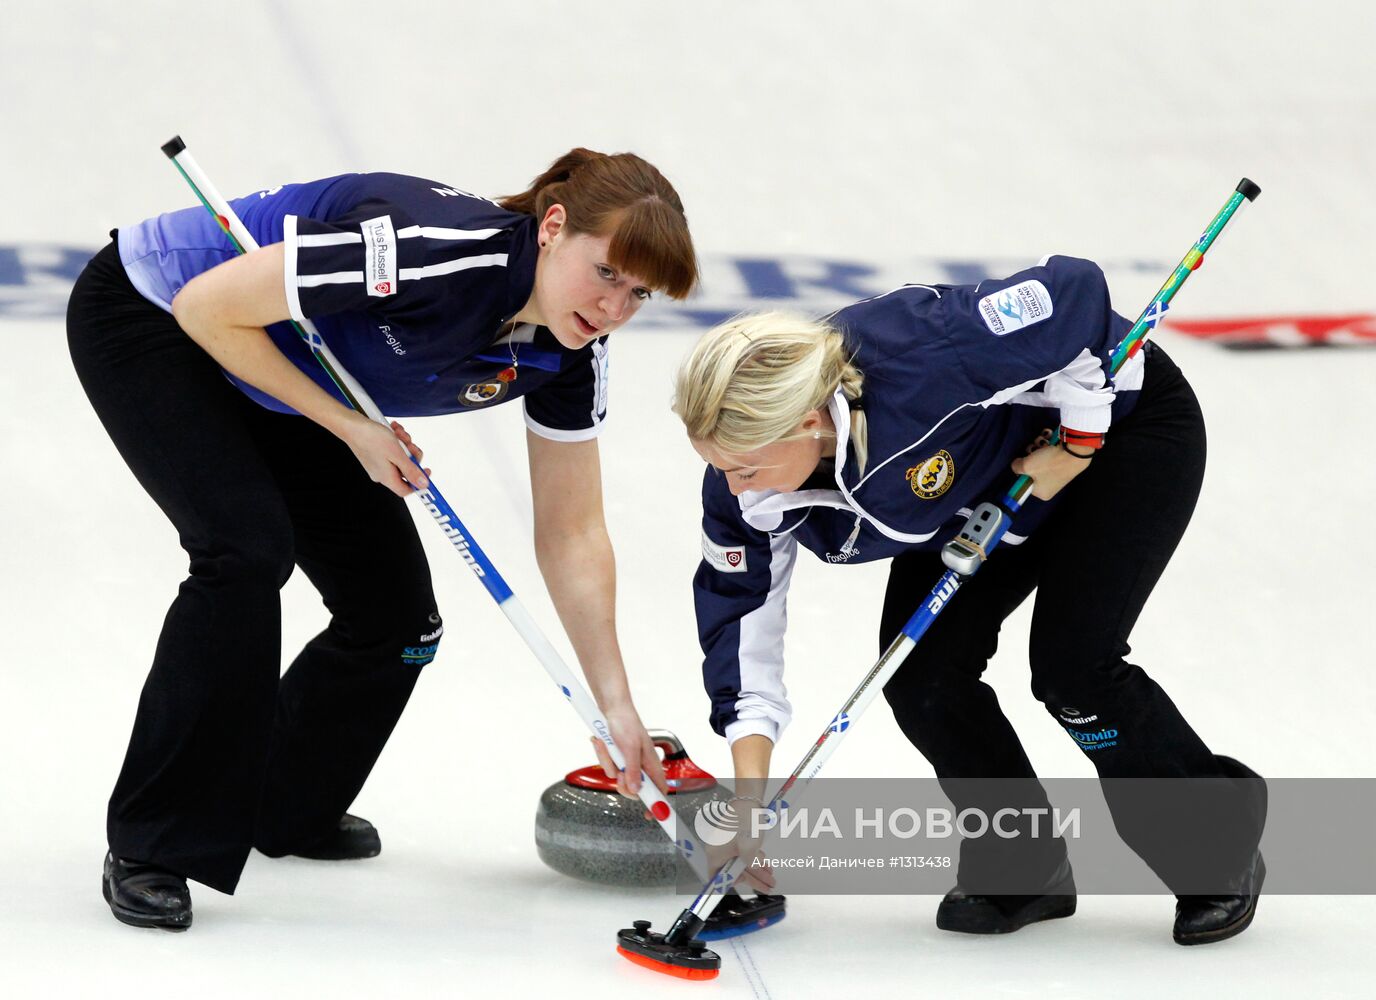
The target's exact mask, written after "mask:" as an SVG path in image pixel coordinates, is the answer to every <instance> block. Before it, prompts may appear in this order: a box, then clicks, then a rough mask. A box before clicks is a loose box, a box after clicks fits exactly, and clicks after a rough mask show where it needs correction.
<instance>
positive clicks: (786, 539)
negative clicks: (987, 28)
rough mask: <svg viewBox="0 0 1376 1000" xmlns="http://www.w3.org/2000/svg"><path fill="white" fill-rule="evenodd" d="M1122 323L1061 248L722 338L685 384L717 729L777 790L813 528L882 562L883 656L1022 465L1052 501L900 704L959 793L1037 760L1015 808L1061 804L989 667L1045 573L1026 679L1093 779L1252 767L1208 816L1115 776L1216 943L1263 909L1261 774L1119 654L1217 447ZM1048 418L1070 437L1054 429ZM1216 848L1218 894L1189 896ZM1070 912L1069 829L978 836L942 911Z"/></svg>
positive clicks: (980, 585) (821, 538) (941, 633)
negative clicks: (795, 591) (788, 673)
mask: <svg viewBox="0 0 1376 1000" xmlns="http://www.w3.org/2000/svg"><path fill="white" fill-rule="evenodd" d="M1128 327H1129V323H1128V322H1127V321H1126V320H1124V319H1123V318H1122V317H1120V316H1118V315H1117V314H1115V313H1114V312H1113V311H1112V309H1111V307H1110V303H1109V295H1108V290H1107V288H1106V285H1105V282H1104V278H1103V275H1102V273H1101V272H1100V270H1099V269H1098V267H1096V266H1095V265H1094V264H1092V263H1091V262H1089V261H1084V260H1076V259H1073V258H1069V257H1060V256H1056V257H1051V258H1048V259H1047V260H1045V261H1043V262H1042V264H1041V265H1039V266H1037V267H1035V268H1031V269H1029V270H1026V271H1023V272H1021V273H1019V274H1016V275H1014V276H1012V277H1011V278H1008V279H1006V280H1003V281H991V282H984V283H982V284H980V285H977V286H944V285H943V286H927V285H907V286H904V287H902V288H899V289H896V290H895V291H892V292H889V293H887V294H885V295H881V296H878V297H877V298H873V299H867V300H865V301H862V302H858V303H856V304H854V305H852V306H849V307H847V308H845V309H842V310H841V311H840V312H838V313H836V314H835V315H833V316H832V317H830V318H829V319H828V320H827V321H825V322H818V321H813V320H810V319H805V318H802V317H798V316H792V315H788V314H784V313H765V314H761V315H754V316H744V317H740V318H738V319H735V320H732V321H730V322H728V323H726V324H724V325H722V326H719V327H717V328H716V329H714V330H713V331H711V332H710V333H708V334H707V335H706V336H705V337H704V338H703V339H702V340H701V341H700V342H699V343H698V345H697V346H696V347H695V348H694V350H693V351H692V353H691V354H690V355H689V357H688V359H687V360H686V362H685V363H684V365H683V366H682V368H681V370H680V371H679V373H678V378H677V384H676V396H675V402H674V409H675V412H676V413H677V414H678V415H679V416H680V417H681V418H682V419H683V422H684V424H685V425H686V428H687V431H688V435H689V438H690V439H691V440H692V443H693V445H694V447H695V448H696V449H697V451H698V453H699V454H700V455H701V456H702V458H703V459H704V460H705V461H706V462H707V464H708V468H707V472H706V477H705V479H704V482H703V493H702V497H703V539H702V544H703V561H702V563H701V565H700V568H699V569H698V572H697V575H696V577H695V579H694V592H695V599H696V609H697V618H698V627H699V633H700V638H701V642H702V647H703V651H704V653H705V656H706V659H705V665H704V676H705V681H706V686H707V691H708V694H709V695H710V697H711V700H712V715H711V721H712V725H713V727H714V728H715V729H716V730H717V732H718V733H720V734H722V735H723V736H725V737H726V738H727V739H728V740H729V741H730V742H731V749H732V756H733V758H734V761H735V767H736V777H737V780H738V781H739V782H741V783H743V784H745V785H747V786H753V787H754V788H756V789H758V788H759V786H760V784H761V782H762V780H763V779H764V778H765V776H766V775H767V774H768V771H769V764H770V758H771V754H772V750H773V747H774V744H775V742H777V740H778V738H779V734H780V732H781V731H782V730H783V728H784V726H785V725H786V724H787V723H788V721H789V714H790V710H789V704H788V701H787V698H786V696H785V691H784V686H783V680H782V675H783V665H784V660H783V639H784V630H785V617H784V603H785V598H786V594H787V590H788V583H789V578H790V575H791V572H792V568H793V564H794V559H795V555H796V551H797V548H798V546H799V545H802V546H803V547H804V548H806V549H809V550H811V551H812V552H813V553H814V554H815V555H817V556H818V557H819V558H821V559H823V560H825V561H826V562H828V563H832V564H842V563H857V562H866V561H870V560H875V559H888V560H891V570H890V576H889V584H888V590H887V593H886V595H885V599H884V607H883V614H882V624H881V627H880V634H879V644H880V648H881V649H882V648H883V647H885V646H887V645H888V643H889V642H890V641H891V640H892V639H893V637H894V636H895V635H896V634H897V633H898V630H899V629H900V628H901V626H902V625H903V623H904V622H905V621H906V620H907V618H908V617H909V615H910V614H911V613H912V612H913V610H914V609H915V608H916V607H917V606H918V604H919V602H920V601H921V600H922V599H923V598H924V597H925V596H926V594H927V592H928V591H929V589H930V588H931V586H932V585H933V583H934V582H935V581H936V580H937V578H938V577H939V576H940V575H941V572H942V570H943V566H942V565H941V561H940V555H939V550H940V548H941V546H942V545H943V544H944V543H945V542H946V541H948V540H949V539H950V538H951V537H952V536H953V535H954V534H955V532H956V531H957V530H958V528H959V527H960V526H961V525H962V523H963V520H964V515H965V514H968V513H969V511H970V509H971V508H973V507H974V506H975V505H976V504H978V503H979V502H981V501H984V500H993V501H997V500H998V499H999V498H1000V497H1001V496H1002V494H1003V492H1004V491H1005V490H1006V488H1007V486H1008V485H1009V483H1010V482H1011V478H1012V475H1013V474H1014V473H1026V474H1028V475H1029V476H1030V477H1031V478H1032V479H1033V481H1034V483H1035V489H1034V497H1035V498H1036V499H1035V500H1031V501H1029V502H1028V504H1027V506H1026V508H1025V509H1024V511H1023V512H1022V513H1020V514H1019V515H1018V517H1017V518H1016V519H1015V521H1014V523H1013V528H1012V531H1011V532H1010V533H1009V534H1008V535H1007V536H1006V537H1005V539H1004V545H1003V546H1001V547H1000V549H999V550H998V552H997V554H996V555H995V556H994V557H992V558H991V559H990V561H989V563H988V564H987V565H986V566H985V567H984V568H983V569H982V570H981V571H980V573H979V574H978V575H977V576H975V577H974V578H973V579H971V580H970V582H969V583H968V584H966V586H965V587H963V588H962V590H961V592H960V594H959V595H958V597H957V599H956V600H954V601H952V602H951V605H950V607H949V608H948V609H946V610H945V612H944V613H943V614H942V616H941V617H940V618H939V619H937V621H936V622H935V623H934V624H933V625H932V627H931V629H930V630H929V631H928V632H927V634H926V635H925V636H924V637H923V640H922V643H921V646H920V649H919V652H920V654H921V655H920V656H917V655H915V656H913V657H911V658H910V659H909V660H908V662H907V663H906V664H905V665H904V666H903V667H902V668H901V669H900V670H899V672H898V674H897V675H896V676H895V677H894V679H893V680H892V681H891V682H890V683H889V684H888V686H887V687H886V689H885V692H884V693H885V696H886V698H887V699H888V701H889V704H890V706H891V707H892V709H893V712H894V715H895V717H896V719H897V721H898V723H899V726H900V727H901V728H902V730H903V732H904V734H905V735H906V736H907V737H908V739H909V740H910V741H911V742H912V743H913V745H914V746H916V747H917V748H918V750H920V751H921V752H922V754H923V755H924V756H925V757H926V758H927V760H928V761H930V762H931V764H932V766H933V768H934V769H935V771H936V774H937V777H938V778H940V779H942V785H943V790H944V791H945V792H946V794H947V795H948V796H950V797H951V798H952V800H953V802H954V804H955V805H956V807H957V808H958V809H963V808H966V807H970V806H981V807H982V806H988V805H990V804H992V803H988V802H981V801H979V794H978V793H977V792H976V791H975V787H976V786H973V785H970V784H962V782H961V779H980V778H1014V779H1017V778H1021V779H1029V780H1027V781H1024V782H1020V783H1019V785H1020V786H1021V787H1026V788H1027V789H1028V791H1027V792H1026V793H1025V801H1022V802H1015V803H1010V802H1007V801H1002V803H1001V804H1003V805H1016V806H1023V807H1026V808H1032V807H1045V806H1046V805H1047V801H1046V797H1045V793H1044V792H1043V791H1042V790H1041V787H1040V785H1038V784H1037V783H1036V781H1035V774H1034V772H1033V770H1032V766H1031V764H1030V763H1029V761H1028V759H1027V756H1026V754H1025V753H1024V752H1023V749H1022V746H1021V745H1020V743H1019V741H1018V737H1017V735H1016V734H1015V733H1014V732H1013V730H1012V728H1011V727H1010V725H1009V723H1008V720H1007V719H1006V718H1005V717H1004V715H1003V713H1002V712H1001V711H1000V709H999V705H998V701H997V699H996V697H995V695H994V691H993V689H992V688H990V687H989V686H988V685H986V684H984V683H983V682H982V681H981V679H980V678H981V674H982V672H983V670H984V668H985V666H986V664H987V663H988V660H989V657H990V656H991V655H992V654H993V653H994V650H995V648H996V645H997V638H998V632H999V626H1000V623H1001V622H1002V621H1003V619H1004V618H1005V617H1007V615H1008V614H1009V613H1011V612H1012V611H1013V609H1014V608H1016V607H1017V606H1018V604H1020V603H1021V602H1022V601H1023V600H1024V599H1025V598H1026V597H1027V596H1028V594H1030V593H1031V592H1032V591H1033V590H1036V604H1035V609H1034V612H1033V620H1032V635H1031V644H1030V649H1029V659H1030V664H1031V670H1032V689H1033V692H1034V694H1035V695H1036V697H1037V698H1038V699H1039V700H1040V701H1041V702H1042V703H1043V704H1044V705H1045V707H1046V709H1047V711H1048V712H1049V713H1050V715H1051V716H1052V718H1053V719H1055V720H1056V722H1057V724H1058V725H1060V726H1062V727H1063V728H1064V729H1065V730H1066V732H1067V733H1068V734H1069V735H1070V737H1071V738H1072V739H1074V740H1075V741H1076V743H1077V745H1079V746H1080V748H1081V749H1082V750H1083V751H1084V753H1085V755H1086V756H1087V757H1088V758H1089V759H1090V761H1091V762H1092V763H1093V764H1094V766H1095V768H1096V769H1097V770H1098V772H1099V775H1100V777H1101V778H1119V777H1121V778H1137V777H1152V778H1224V777H1226V778H1237V779H1247V778H1250V779H1255V780H1238V781H1225V782H1220V783H1217V784H1218V785H1221V786H1223V787H1224V788H1226V789H1227V791H1226V792H1225V793H1224V794H1221V795H1217V794H1216V795H1212V796H1210V797H1209V799H1208V800H1207V801H1206V802H1205V803H1203V805H1202V806H1201V805H1200V803H1199V802H1198V801H1197V800H1195V799H1191V800H1189V804H1188V805H1186V803H1185V800H1184V799H1183V798H1182V799H1181V800H1180V801H1179V802H1177V803H1175V804H1176V805H1177V806H1178V807H1179V808H1182V809H1186V808H1188V809H1189V810H1192V811H1193V814H1192V815H1190V816H1189V817H1182V818H1183V819H1187V820H1188V822H1182V823H1177V824H1174V825H1170V824H1165V823H1161V822H1153V821H1152V817H1150V816H1144V815H1143V814H1142V813H1143V811H1142V810H1141V809H1140V808H1139V807H1137V805H1136V804H1134V803H1132V802H1130V801H1126V800H1125V799H1124V797H1123V796H1122V795H1121V794H1120V793H1119V792H1118V791H1117V789H1116V788H1110V787H1109V786H1108V785H1106V786H1105V791H1106V794H1107V796H1108V799H1109V804H1110V808H1111V809H1112V810H1113V813H1114V821H1115V825H1116V826H1117V828H1118V831H1119V833H1120V835H1121V836H1122V837H1123V838H1124V839H1125V840H1126V841H1127V843H1128V844H1129V845H1130V846H1131V847H1132V848H1133V849H1134V850H1135V851H1136V852H1137V853H1138V854H1139V855H1140V856H1141V857H1142V858H1143V859H1145V860H1146V861H1147V863H1148V864H1149V865H1150V866H1152V868H1153V870H1154V871H1155V872H1156V873H1157V874H1158V875H1159V876H1160V877H1161V878H1162V879H1163V881H1165V882H1166V884H1167V885H1169V886H1171V887H1172V889H1173V890H1174V891H1176V892H1177V893H1178V894H1179V902H1178V905H1177V909H1176V918H1175V927H1174V937H1175V940H1176V941H1177V942H1179V943H1180V944H1199V943H1204V942H1208V941H1215V940H1221V939H1223V938H1226V937H1230V936H1232V935H1234V934H1236V933H1238V932H1240V931H1241V930H1243V929H1245V928H1246V926H1247V925H1248V923H1250V921H1251V919H1252V914H1253V913H1254V911H1255V908H1256V899H1257V895H1258V894H1259V892H1260V889H1261V883H1262V879H1263V877H1264V873H1265V868H1264V866H1263V864H1262V861H1261V856H1260V854H1259V853H1258V851H1257V844H1258V841H1259V838H1260V829H1261V823H1262V820H1263V817H1264V812H1265V796H1264V783H1262V782H1261V781H1260V780H1259V779H1256V776H1255V775H1254V774H1253V773H1252V772H1251V771H1250V770H1248V769H1247V768H1245V767H1243V766H1242V765H1241V764H1238V763H1237V762H1236V761H1233V760H1231V759H1229V758H1225V757H1219V756H1215V755H1214V754H1213V753H1212V752H1211V751H1210V750H1209V748H1208V747H1207V746H1206V745H1205V743H1204V741H1203V740H1202V739H1201V738H1200V737H1199V736H1198V735H1197V734H1196V733H1195V731H1194V729H1193V728H1192V727H1191V726H1190V724H1189V723H1188V722H1186V721H1185V719H1184V718H1183V717H1182V715H1181V714H1180V712H1179V711H1178V710H1177V709H1176V707H1175V705H1174V704H1173V703H1172V702H1171V700H1170V699H1169V698H1168V697H1167V696H1166V694H1165V692H1164V691H1162V690H1161V688H1160V687H1159V686H1158V685H1157V684H1156V683H1155V682H1154V681H1153V680H1152V679H1151V678H1150V677H1148V676H1147V674H1146V672H1145V671H1143V670H1142V669H1141V668H1140V667H1138V666H1135V665H1133V664H1131V663H1129V662H1128V661H1127V660H1126V659H1125V658H1124V657H1125V656H1126V655H1127V654H1128V652H1129V649H1128V645H1127V640H1128V636H1129V633H1130V632H1131V630H1132V626H1133V624H1134V622H1135V621H1136V620H1137V616H1138V614H1139V613H1140V612H1141V610H1142V607H1143V605H1144V604H1145V602H1146V600H1147V597H1148V595H1149V594H1150V593H1151V590H1152V588H1153V586H1154V585H1155V583H1156V581H1157V579H1158V578H1159V577H1160V575H1161V572H1162V570H1164V568H1165V566H1166V563H1167V561H1168V560H1169V559H1170V556H1171V553H1172V552H1173V551H1174V549H1175V547H1176V544H1177V542H1178V541H1179V540H1180V537H1181V535H1182V534H1183V533H1184V530H1185V527H1186V525H1187V523H1188V522H1189V519H1190V516H1191V513H1192V512H1193V509H1194V505H1195V500H1196V498H1197V496H1198V493H1199V487H1200V483H1201V481H1202V477H1203V472H1204V455H1205V441H1204V425H1203V419H1202V417H1201V414H1200V411H1199V406H1198V403H1197V402H1196V400H1195V397H1194V394H1193V392H1192V390H1191V389H1190V387H1189V384H1188V383H1187V382H1186V381H1185V378H1184V376H1183V375H1182V374H1181V373H1180V370H1179V369H1178V368H1177V367H1176V366H1175V365H1174V364H1173V363H1172V362H1171V360H1170V359H1169V358H1168V357H1167V356H1166V354H1165V352H1164V351H1162V350H1161V349H1160V348H1159V347H1156V346H1154V345H1148V347H1147V348H1146V350H1145V351H1143V352H1142V353H1141V354H1139V355H1138V356H1137V357H1136V358H1134V359H1133V360H1132V361H1130V362H1129V363H1128V364H1127V365H1126V366H1125V367H1124V368H1123V369H1122V371H1121V372H1120V373H1119V375H1118V377H1117V379H1116V380H1115V381H1110V380H1109V377H1108V374H1107V372H1108V360H1109V357H1110V355H1111V353H1112V350H1113V348H1114V347H1115V346H1116V345H1117V343H1118V342H1119V341H1120V340H1121V338H1122V336H1123V334H1124V333H1125V332H1126V331H1127V329H1128ZM1057 425H1059V427H1060V428H1061V431H1062V438H1063V442H1062V443H1061V444H1060V445H1059V446H1055V447H1052V446H1048V443H1047V442H1048V439H1049V428H1051V427H1055V426H1057ZM1029 446H1030V447H1029ZM1110 784H1112V783H1110ZM1180 784H1181V785H1182V786H1184V785H1185V784H1187V783H1183V782H1182V783H1180ZM1172 787H1175V786H1172ZM1157 819H1159V817H1157ZM1168 826H1170V827H1171V828H1169V829H1168V828H1167V827H1168ZM986 840H987V841H990V842H989V843H986ZM993 841H997V843H994V842H993ZM1201 865H1202V866H1203V867H1204V868H1205V869H1207V870H1208V871H1210V872H1211V873H1212V874H1213V875H1214V876H1216V879H1215V881H1217V882H1218V884H1219V885H1220V886H1221V891H1218V892H1214V893H1212V894H1210V895H1208V896H1191V895H1185V893H1187V892H1189V891H1191V880H1190V875H1189V873H1190V872H1196V871H1198V870H1199V869H1200V866H1201ZM770 884H771V883H770V882H769V880H768V879H767V878H766V879H764V880H762V881H760V882H759V883H758V886H757V887H761V888H765V889H767V888H768V887H769V885H770ZM1193 891H1195V892H1197V891H1199V890H1198V889H1194V890H1193ZM1074 910H1075V884H1074V879H1073V877H1072V875H1071V871H1070V866H1069V861H1068V858H1067V856H1066V851H1065V845H1064V842H1063V841H1062V840H1060V839H1051V838H1046V837H1042V838H1035V837H1024V838H1021V839H1019V840H1016V841H1013V840H1004V839H1000V838H982V839H978V840H971V839H967V840H965V841H964V842H963V844H962V851H961V859H960V867H959V870H958V875H957V886H956V888H955V889H953V890H952V891H951V892H950V893H949V894H948V895H947V896H946V898H945V899H944V900H943V901H942V902H941V905H940V907H939V909H938V911H937V925H938V926H939V927H942V928H944V929H947V930H954V931H965V932H970V933H1006V932H1009V931H1014V930H1017V929H1019V928H1020V927H1022V926H1024V925H1026V924H1027V923H1031V922H1033V921H1037V920H1045V919H1049V918H1053V917H1063V916H1069V915H1070V914H1071V913H1073V912H1074Z"/></svg>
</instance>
